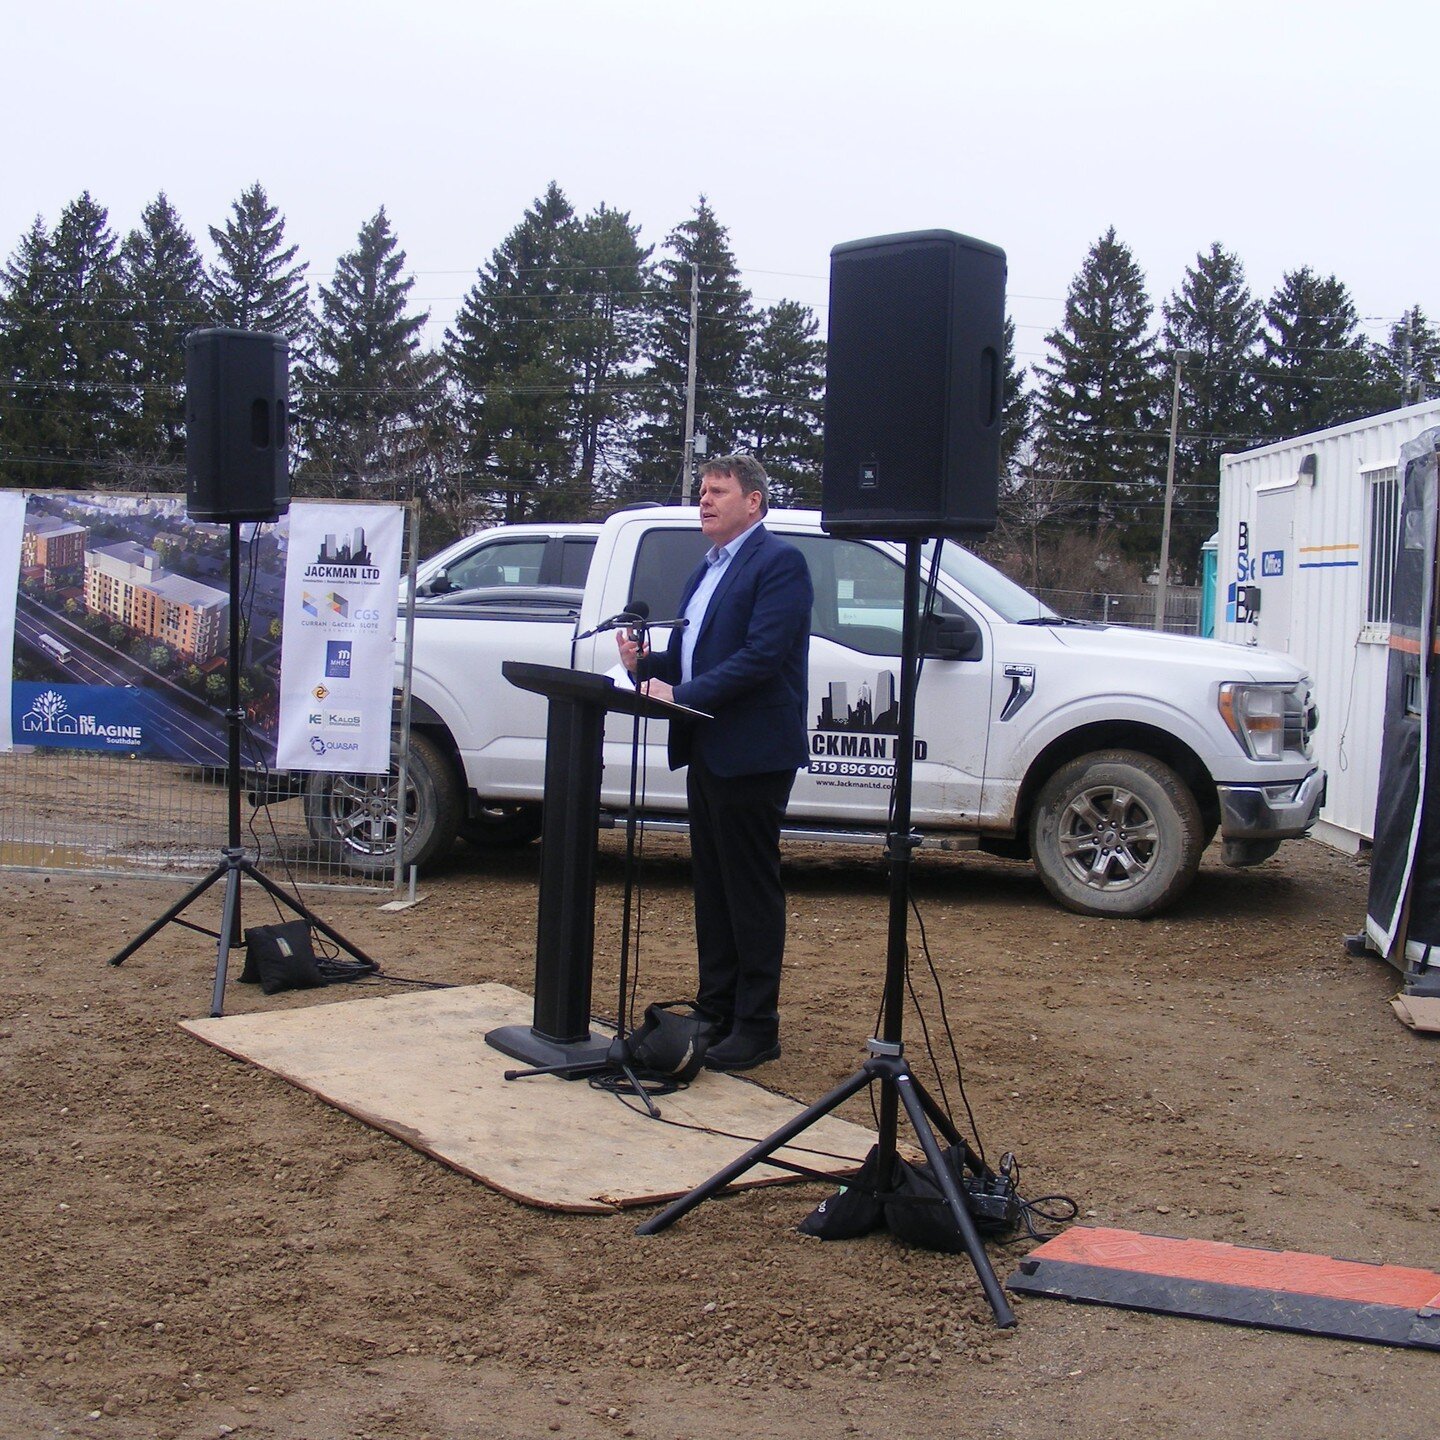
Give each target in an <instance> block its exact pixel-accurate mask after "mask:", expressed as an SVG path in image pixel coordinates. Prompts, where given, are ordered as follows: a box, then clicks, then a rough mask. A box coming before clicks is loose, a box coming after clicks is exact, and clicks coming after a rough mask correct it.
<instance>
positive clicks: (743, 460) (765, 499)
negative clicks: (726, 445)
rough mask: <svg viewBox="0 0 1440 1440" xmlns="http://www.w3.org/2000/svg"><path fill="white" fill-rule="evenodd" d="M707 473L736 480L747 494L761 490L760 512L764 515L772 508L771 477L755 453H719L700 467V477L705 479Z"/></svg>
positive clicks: (742, 491) (743, 492)
mask: <svg viewBox="0 0 1440 1440" xmlns="http://www.w3.org/2000/svg"><path fill="white" fill-rule="evenodd" d="M707 475H722V476H725V477H727V478H728V479H731V480H734V481H735V482H736V483H737V484H738V485H739V486H740V490H741V493H742V494H745V495H749V494H751V493H752V492H754V491H759V493H760V513H761V514H762V515H763V514H764V513H765V512H766V511H767V510H768V509H769V508H770V477H769V476H768V475H767V474H766V473H765V467H764V466H763V465H762V464H761V463H760V462H759V461H758V460H757V459H756V458H755V457H754V456H753V455H717V456H716V457H715V459H713V460H707V461H706V462H705V463H704V464H703V465H702V466H701V467H700V478H701V479H702V480H703V479H704V478H705V477H706V476H707Z"/></svg>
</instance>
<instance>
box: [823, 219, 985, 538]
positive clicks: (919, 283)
mask: <svg viewBox="0 0 1440 1440" xmlns="http://www.w3.org/2000/svg"><path fill="white" fill-rule="evenodd" d="M1004 326H1005V256H1004V253H1003V252H1002V251H1000V250H997V249H996V248H995V247H994V246H993V245H986V244H984V243H983V242H982V241H977V240H970V239H968V238H967V237H965V236H963V235H956V234H954V233H953V232H950V231H935V230H927V231H919V232H916V233H914V234H911V235H892V236H882V237H880V238H879V239H876V240H868V241H856V242H853V243H852V244H849V245H841V246H837V247H836V248H835V250H834V251H832V252H831V264H830V329H829V347H828V356H827V367H826V381H825V462H824V476H823V496H824V499H823V506H824V523H825V524H826V526H827V527H828V528H830V529H832V530H837V531H847V532H849V533H855V534H868V535H882V536H883V535H897V536H905V535H917V534H918V535H937V534H951V533H971V532H974V531H976V530H983V529H988V528H990V527H992V526H993V525H994V518H995V506H996V495H997V491H998V484H999V436H1000V395H999V375H1000V368H1001V365H1002V363H1003V354H1004Z"/></svg>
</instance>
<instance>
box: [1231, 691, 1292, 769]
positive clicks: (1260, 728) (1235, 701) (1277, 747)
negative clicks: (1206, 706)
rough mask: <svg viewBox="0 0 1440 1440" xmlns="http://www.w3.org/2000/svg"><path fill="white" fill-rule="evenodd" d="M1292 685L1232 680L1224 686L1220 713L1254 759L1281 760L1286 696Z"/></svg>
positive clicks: (1283, 752) (1283, 749)
mask: <svg viewBox="0 0 1440 1440" xmlns="http://www.w3.org/2000/svg"><path fill="white" fill-rule="evenodd" d="M1290 688H1291V687H1290V686H1288V685H1256V684H1250V683H1240V682H1238V681H1232V682H1231V683H1230V684H1227V685H1222V686H1221V687H1220V716H1221V719H1223V720H1224V721H1225V724H1226V725H1227V726H1228V727H1229V729H1230V733H1231V734H1232V735H1233V736H1234V737H1235V738H1236V739H1237V740H1238V741H1239V742H1240V745H1241V748H1242V749H1243V750H1244V751H1245V753H1246V754H1247V755H1249V757H1250V758H1251V759H1252V760H1279V759H1281V758H1283V756H1284V754H1285V699H1286V692H1287V691H1289V690H1290Z"/></svg>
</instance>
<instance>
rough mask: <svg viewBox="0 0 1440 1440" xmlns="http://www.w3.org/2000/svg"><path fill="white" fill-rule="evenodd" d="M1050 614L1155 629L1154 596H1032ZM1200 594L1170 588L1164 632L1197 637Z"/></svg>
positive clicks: (1091, 593) (1197, 590)
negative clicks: (1051, 611) (1055, 613)
mask: <svg viewBox="0 0 1440 1440" xmlns="http://www.w3.org/2000/svg"><path fill="white" fill-rule="evenodd" d="M1033 593H1034V594H1035V595H1037V596H1038V597H1039V598H1040V599H1041V600H1043V601H1044V602H1045V603H1046V604H1047V605H1048V606H1049V607H1050V608H1051V609H1052V610H1057V611H1059V613H1060V614H1061V615H1068V616H1070V617H1071V618H1072V619H1074V620H1095V621H1098V622H1100V623H1101V624H1103V625H1134V626H1136V627H1138V628H1139V629H1141V630H1153V629H1154V628H1155V592H1154V591H1153V590H1152V591H1151V592H1150V593H1149V594H1146V595H1118V594H1112V593H1107V592H1105V591H1101V590H1044V589H1036V590H1035V591H1034V592H1033ZM1202 597H1203V591H1202V590H1201V588H1200V587H1199V586H1198V585H1195V586H1180V585H1171V586H1169V587H1167V589H1166V592H1165V625H1164V629H1165V630H1166V631H1167V632H1168V633H1170V634H1172V635H1198V634H1199V633H1200V610H1201V601H1202Z"/></svg>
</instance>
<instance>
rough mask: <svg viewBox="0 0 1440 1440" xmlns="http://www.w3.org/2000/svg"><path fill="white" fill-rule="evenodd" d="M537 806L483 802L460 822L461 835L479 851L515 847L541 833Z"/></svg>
mask: <svg viewBox="0 0 1440 1440" xmlns="http://www.w3.org/2000/svg"><path fill="white" fill-rule="evenodd" d="M540 827H541V810H540V807H539V806H538V805H481V806H480V807H479V808H478V809H477V810H476V812H475V814H474V815H467V816H466V817H465V819H463V820H462V821H461V822H460V838H461V839H462V840H463V841H464V842H465V843H466V844H467V845H473V846H474V847H475V848H476V849H477V850H512V849H518V848H519V847H520V846H521V845H528V844H529V843H530V842H531V841H532V840H534V839H535V838H536V837H537V836H538V835H539V834H540Z"/></svg>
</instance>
